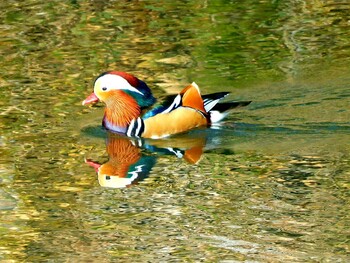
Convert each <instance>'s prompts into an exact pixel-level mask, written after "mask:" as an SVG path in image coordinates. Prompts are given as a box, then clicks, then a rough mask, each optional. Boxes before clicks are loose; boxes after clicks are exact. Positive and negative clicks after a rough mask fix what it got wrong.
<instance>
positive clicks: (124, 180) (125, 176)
mask: <svg viewBox="0 0 350 263" xmlns="http://www.w3.org/2000/svg"><path fill="white" fill-rule="evenodd" d="M204 146H205V138H204V137H203V136H199V137H198V136H197V137H196V138H193V137H186V136H185V137H183V138H174V140H148V141H141V140H140V139H138V140H134V139H131V138H128V137H125V136H121V135H118V134H112V133H110V134H108V139H107V153H108V156H109V160H108V161H107V162H106V163H104V164H99V163H97V162H94V161H92V160H90V159H87V160H86V163H87V164H89V165H90V166H92V167H93V168H95V170H96V172H97V174H98V181H99V183H100V185H101V186H103V187H112V188H123V187H128V186H130V185H132V184H137V183H138V182H140V181H142V180H144V179H145V178H147V177H148V175H149V173H150V171H151V169H152V167H153V166H154V165H155V163H156V158H157V157H156V156H155V155H154V154H153V155H152V154H150V155H145V154H142V153H141V148H140V147H142V148H144V149H146V150H148V151H150V152H153V153H159V154H167V155H168V154H174V155H176V156H177V157H178V158H184V159H185V160H186V161H187V162H189V163H192V164H194V163H197V162H198V161H199V160H200V157H201V155H202V152H203V147H204Z"/></svg>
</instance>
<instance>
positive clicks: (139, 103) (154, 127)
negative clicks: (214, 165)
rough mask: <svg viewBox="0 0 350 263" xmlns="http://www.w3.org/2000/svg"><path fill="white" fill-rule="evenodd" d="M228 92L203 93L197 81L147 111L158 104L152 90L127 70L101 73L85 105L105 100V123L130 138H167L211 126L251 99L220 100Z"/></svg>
mask: <svg viewBox="0 0 350 263" xmlns="http://www.w3.org/2000/svg"><path fill="white" fill-rule="evenodd" d="M228 94H229V93H228V92H219V93H213V94H208V95H203V96H201V94H200V91H199V88H198V86H197V85H196V84H195V83H192V84H191V85H189V86H187V87H186V88H185V89H183V90H182V91H181V92H180V93H179V94H177V95H175V96H169V97H168V99H167V100H166V102H165V103H164V104H163V105H160V106H157V107H155V108H153V109H151V110H149V111H147V112H146V113H144V111H145V110H146V109H147V108H149V107H150V106H152V105H153V104H154V103H155V98H154V97H153V95H152V93H151V90H150V89H149V88H148V86H147V85H146V84H145V83H144V82H143V81H141V80H139V79H138V78H136V77H134V76H133V75H130V74H128V73H125V72H119V71H110V72H106V73H103V74H101V75H100V76H99V77H98V78H97V79H96V81H95V83H94V92H93V93H92V94H91V95H90V96H89V97H87V98H86V99H85V100H84V102H83V104H84V105H85V104H89V103H92V102H97V101H102V102H104V103H105V104H106V108H105V113H104V117H103V126H104V127H105V128H106V129H107V130H109V131H112V132H115V133H120V134H125V135H127V136H128V137H143V138H153V139H154V138H164V137H167V136H169V135H172V134H177V133H181V132H186V131H188V130H191V129H193V128H196V127H201V126H209V125H211V124H212V123H215V122H218V121H220V120H221V119H223V118H224V117H225V116H226V115H227V112H228V110H230V109H233V108H236V107H239V106H245V105H248V104H249V103H250V101H243V102H226V103H219V101H220V100H222V99H223V98H224V97H226V96H227V95H228Z"/></svg>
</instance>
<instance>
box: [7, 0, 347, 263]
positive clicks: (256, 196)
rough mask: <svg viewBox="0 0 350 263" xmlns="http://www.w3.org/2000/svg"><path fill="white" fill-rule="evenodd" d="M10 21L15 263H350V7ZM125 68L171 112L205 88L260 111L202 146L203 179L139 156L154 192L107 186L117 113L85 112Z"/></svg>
mask: <svg viewBox="0 0 350 263" xmlns="http://www.w3.org/2000/svg"><path fill="white" fill-rule="evenodd" d="M0 10H2V11H1V12H0V21H1V22H0V39H1V41H0V53H1V56H2V60H1V62H0V63H1V67H0V73H1V75H0V86H1V89H0V94H1V99H0V106H1V113H0V116H1V123H0V125H1V137H0V145H1V159H0V162H1V166H0V173H1V177H0V232H1V236H2V238H1V239H0V260H2V261H6V262H7V261H9V262H10V261H11V262H12V261H13V262H20V261H25V262H40V261H55V262H91V261H100V262H114V261H121V262H130V261H132V262H145V261H150V262H236V261H243V262H244V261H247V262H320V261H322V262H347V261H349V260H350V258H349V249H350V246H349V225H350V222H349V214H350V211H349V207H350V206H349V201H350V199H349V187H350V184H349V173H350V157H349V152H350V146H349V142H350V132H349V131H350V123H349V119H350V112H349V106H350V105H349V97H350V91H349V83H350V77H349V76H350V74H349V73H350V72H349V68H350V67H349V66H350V59H349V58H350V49H349V41H350V35H349V32H350V31H349V29H350V24H349V21H350V17H349V14H350V12H349V11H350V5H349V3H347V1H298V2H295V1H260V2H256V1H244V3H243V2H242V1H187V2H184V1H181V2H176V3H175V2H170V1H167V2H165V3H159V2H157V1H151V0H150V1H137V2H129V1H63V2H62V1H50V2H49V3H47V2H44V1H42V0H30V1H25V2H20V1H5V2H2V3H0ZM109 69H118V70H123V71H127V72H131V73H134V74H135V75H136V76H138V77H139V78H140V79H143V80H144V81H146V82H147V83H148V85H149V86H150V87H152V90H153V91H154V94H155V96H156V97H162V96H164V95H166V94H169V93H176V92H178V91H179V90H180V89H181V88H183V87H184V86H185V85H187V84H188V83H189V82H192V81H196V82H197V83H198V85H199V86H200V88H201V90H202V92H203V93H210V92H216V91H223V90H226V91H230V92H231V93H232V95H231V98H234V99H237V100H253V103H252V104H251V105H249V106H248V107H246V108H242V109H239V110H238V111H236V112H234V113H233V114H231V115H230V116H229V118H228V119H227V120H226V122H224V123H223V125H222V126H221V127H220V128H219V129H211V130H207V131H202V130H200V131H195V132H193V133H190V134H189V135H186V136H190V137H191V136H192V137H191V138H198V137H199V138H203V140H204V141H205V143H204V144H201V146H203V154H202V155H201V159H200V161H199V162H198V163H196V164H193V162H192V163H191V162H188V161H186V160H185V159H184V158H179V157H181V156H176V155H175V154H169V153H164V152H162V151H152V149H154V148H152V149H151V148H149V147H148V148H145V147H143V148H141V149H139V148H136V149H137V154H138V156H139V157H140V158H146V159H144V160H146V161H147V162H148V163H150V164H152V165H151V166H150V171H149V173H148V174H147V176H145V177H147V178H145V179H144V180H141V181H139V182H138V183H137V184H133V185H131V186H129V187H126V188H110V187H103V186H101V185H100V183H99V181H98V178H97V175H96V172H95V170H94V169H93V168H91V167H89V165H88V164H87V163H86V160H87V159H88V160H93V161H94V162H96V163H100V164H104V163H107V162H108V161H109V160H110V159H111V158H112V159H113V157H116V156H111V155H110V154H109V153H108V148H106V146H108V142H107V145H106V138H107V137H108V134H107V133H106V132H104V131H103V130H101V129H100V128H99V125H100V121H101V114H102V107H93V108H88V107H82V106H81V101H82V100H83V99H84V98H85V97H86V96H87V95H88V94H89V92H91V90H92V83H93V79H94V77H95V76H97V75H98V74H99V73H101V72H103V71H105V70H109ZM187 139H188V138H187ZM181 140H184V139H183V138H182V139H181ZM181 140H180V142H181ZM180 142H178V141H176V142H175V139H170V140H169V141H166V143H169V145H170V146H174V147H175V148H176V147H180V146H181V145H180V144H181V143H180ZM191 142H193V140H192V139H191ZM186 143H188V141H186ZM195 143H197V142H195ZM200 143H202V142H200ZM171 144H173V145H171ZM174 144H175V145H174ZM182 144H183V142H182ZM169 145H167V146H169ZM179 145H180V146H179ZM158 147H160V145H158ZM160 148H161V147H160ZM180 148H181V147H180ZM134 150H135V149H134ZM132 151H133V150H132ZM118 167H120V166H118Z"/></svg>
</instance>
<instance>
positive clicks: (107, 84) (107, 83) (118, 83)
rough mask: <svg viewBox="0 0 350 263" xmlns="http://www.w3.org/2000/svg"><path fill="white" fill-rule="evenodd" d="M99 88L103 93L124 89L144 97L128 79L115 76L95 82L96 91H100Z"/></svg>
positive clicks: (106, 76) (104, 76)
mask: <svg viewBox="0 0 350 263" xmlns="http://www.w3.org/2000/svg"><path fill="white" fill-rule="evenodd" d="M99 87H101V89H102V90H103V91H106V90H120V89H124V90H130V91H133V92H136V93H139V94H141V95H144V94H143V93H142V92H141V91H139V90H138V89H136V88H135V87H133V86H131V85H130V84H129V82H128V81H127V80H126V79H124V78H123V77H121V76H118V75H113V74H106V75H103V76H102V77H100V78H98V79H97V80H96V82H95V89H99ZM95 91H96V90H95Z"/></svg>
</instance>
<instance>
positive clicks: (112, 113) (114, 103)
mask: <svg viewBox="0 0 350 263" xmlns="http://www.w3.org/2000/svg"><path fill="white" fill-rule="evenodd" d="M140 114H141V109H140V106H139V105H138V104H137V102H136V100H135V99H134V98H132V97H131V96H130V95H128V94H125V93H124V94H123V95H120V94H119V95H118V96H115V97H114V98H110V99H109V100H108V101H106V108H105V114H104V117H103V126H104V127H105V128H107V129H108V130H111V131H114V132H118V133H126V131H127V129H128V126H129V124H130V122H131V121H132V120H133V119H136V118H137V117H139V116H140Z"/></svg>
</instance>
